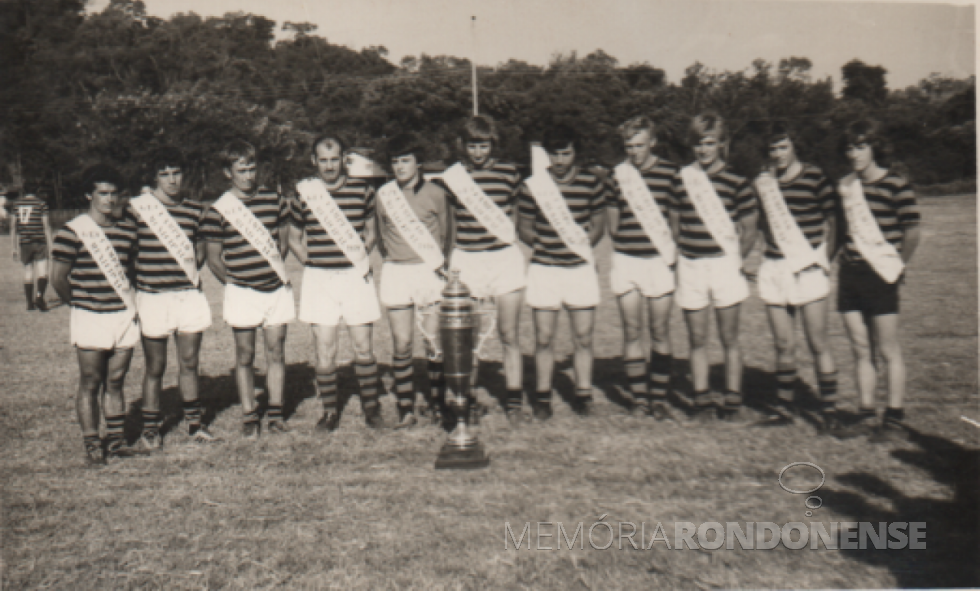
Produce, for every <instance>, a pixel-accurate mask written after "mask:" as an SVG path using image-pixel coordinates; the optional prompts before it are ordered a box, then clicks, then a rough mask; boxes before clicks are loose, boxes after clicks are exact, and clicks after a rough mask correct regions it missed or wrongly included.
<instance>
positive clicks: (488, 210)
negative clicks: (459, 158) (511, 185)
mask: <svg viewBox="0 0 980 591" xmlns="http://www.w3.org/2000/svg"><path fill="white" fill-rule="evenodd" d="M442 180H444V181H445V182H446V184H447V185H449V188H450V189H452V192H453V193H454V194H455V195H456V197H458V198H459V200H460V201H462V202H463V205H465V206H466V209H467V210H469V212H470V213H472V214H473V216H474V217H475V218H476V219H477V220H478V221H479V222H480V223H481V224H483V226H484V227H485V228H486V229H487V230H489V231H490V233H491V234H493V235H494V236H496V237H497V238H499V239H500V241H501V242H505V243H507V244H514V242H515V241H516V240H517V233H516V232H515V231H514V223H513V222H511V220H510V218H508V217H507V214H505V213H504V211H503V210H502V209H500V208H499V207H497V204H496V203H494V202H493V199H490V198H489V197H487V194H486V193H484V192H483V189H481V188H480V185H478V184H476V181H474V180H473V177H471V176H470V175H469V173H467V172H466V168H465V167H464V166H463V165H462V164H459V163H456V164H454V165H452V166H450V167H449V170H447V171H446V172H444V173H442Z"/></svg>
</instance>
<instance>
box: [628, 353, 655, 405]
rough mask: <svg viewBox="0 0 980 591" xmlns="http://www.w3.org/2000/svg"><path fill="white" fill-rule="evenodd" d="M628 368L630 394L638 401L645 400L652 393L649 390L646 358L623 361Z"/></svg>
mask: <svg viewBox="0 0 980 591" xmlns="http://www.w3.org/2000/svg"><path fill="white" fill-rule="evenodd" d="M623 367H624V368H625V369H626V381H627V383H628V384H629V388H630V394H632V395H633V399H634V400H636V401H637V402H640V401H645V400H646V399H647V397H649V395H650V393H649V392H647V363H646V360H644V359H626V360H624V361H623Z"/></svg>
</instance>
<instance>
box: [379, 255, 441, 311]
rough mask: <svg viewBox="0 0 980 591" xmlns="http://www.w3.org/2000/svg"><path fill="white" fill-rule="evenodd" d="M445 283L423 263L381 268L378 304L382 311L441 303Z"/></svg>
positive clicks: (393, 264) (386, 264)
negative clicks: (379, 301) (379, 299)
mask: <svg viewBox="0 0 980 591" xmlns="http://www.w3.org/2000/svg"><path fill="white" fill-rule="evenodd" d="M445 287H446V282H445V281H443V279H442V278H441V277H439V276H438V275H437V274H436V272H435V271H434V270H432V269H431V268H429V267H428V266H427V265H425V264H424V263H392V262H387V261H386V262H385V263H384V264H383V265H381V294H380V297H381V303H382V304H384V305H385V307H386V308H406V307H408V306H412V305H414V306H415V307H416V308H425V307H426V306H429V305H430V304H434V303H436V302H439V301H442V290H443V289H444V288H445Z"/></svg>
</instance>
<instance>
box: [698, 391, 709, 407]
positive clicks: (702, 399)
mask: <svg viewBox="0 0 980 591" xmlns="http://www.w3.org/2000/svg"><path fill="white" fill-rule="evenodd" d="M694 406H695V408H707V407H709V406H711V390H701V391H700V392H695V393H694Z"/></svg>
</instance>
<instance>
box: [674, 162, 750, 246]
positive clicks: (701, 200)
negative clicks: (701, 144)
mask: <svg viewBox="0 0 980 591" xmlns="http://www.w3.org/2000/svg"><path fill="white" fill-rule="evenodd" d="M681 179H682V180H683V181H684V190H685V191H687V195H688V196H689V197H690V198H691V201H692V202H693V203H694V209H695V210H697V212H698V216H700V217H701V221H702V222H704V225H705V227H706V228H708V232H710V233H711V237H712V238H714V239H715V241H716V242H717V243H718V244H719V245H721V249H722V250H724V251H725V254H726V255H728V256H730V257H734V258H737V259H739V260H741V258H742V253H741V252H740V250H739V245H738V231H737V230H736V229H735V223H734V222H733V221H732V218H731V216H730V215H729V214H728V210H727V209H725V204H724V203H722V202H721V198H720V197H718V193H716V192H715V188H714V186H713V185H712V184H711V179H709V178H708V175H707V174H706V173H705V172H704V171H703V170H701V168H699V167H697V166H695V165H693V164H692V165H689V166H685V167H684V168H682V169H681Z"/></svg>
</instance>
